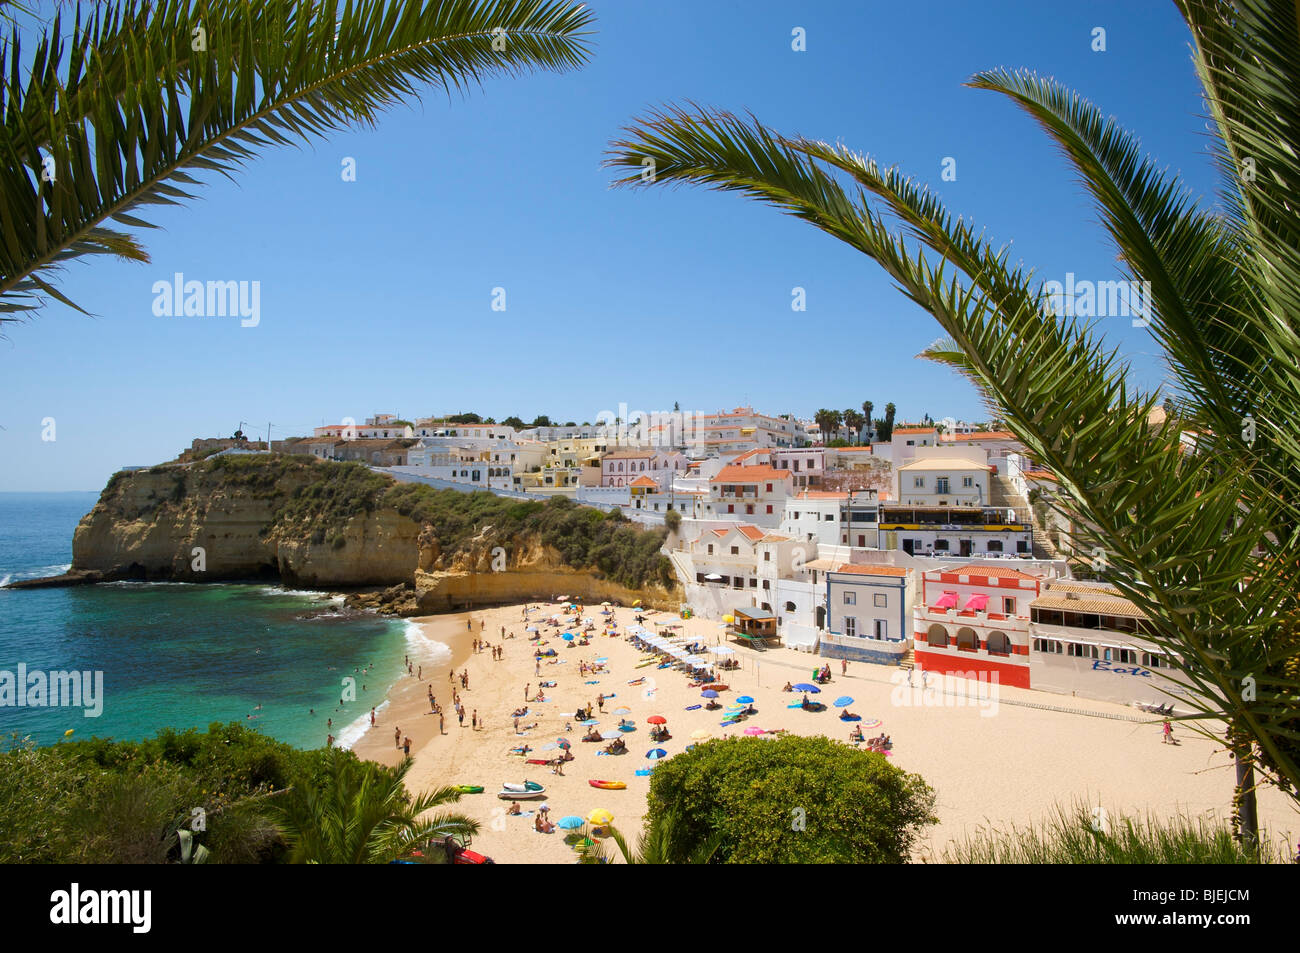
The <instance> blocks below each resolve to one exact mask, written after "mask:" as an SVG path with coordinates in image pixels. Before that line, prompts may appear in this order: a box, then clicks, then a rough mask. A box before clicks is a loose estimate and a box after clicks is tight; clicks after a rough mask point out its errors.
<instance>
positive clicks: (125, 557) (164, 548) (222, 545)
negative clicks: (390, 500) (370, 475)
mask: <svg viewBox="0 0 1300 953" xmlns="http://www.w3.org/2000/svg"><path fill="white" fill-rule="evenodd" d="M310 482H311V470H310V468H302V469H301V470H299V471H289V472H286V473H284V474H283V475H281V476H280V478H279V479H278V480H277V481H276V483H275V484H274V486H272V487H266V486H247V485H241V484H239V483H237V482H232V481H229V480H227V479H225V478H224V474H222V473H221V472H220V471H216V472H214V471H210V470H203V469H196V468H187V469H182V468H175V469H169V470H165V471H145V472H139V473H134V474H129V475H124V476H120V477H118V478H116V479H115V480H114V481H113V482H112V483H111V484H110V485H109V486H108V487H107V488H106V489H105V490H104V493H103V495H102V496H101V497H100V500H99V502H98V503H97V504H96V505H95V508H94V509H93V510H91V511H90V513H89V514H87V515H86V516H85V517H84V518H83V519H82V520H81V524H80V525H79V526H78V527H77V531H76V534H75V535H74V536H73V540H72V570H73V572H78V571H87V570H93V571H99V572H101V573H103V574H104V578H107V579H165V580H181V581H189V582H216V581H221V580H232V579H261V578H264V579H278V580H281V581H282V582H284V583H286V584H288V585H301V586H308V587H323V588H328V587H342V586H367V585H392V584H394V583H401V582H410V581H411V578H412V573H413V571H414V569H415V567H416V565H417V563H418V561H419V542H418V539H419V535H420V527H419V526H418V525H417V524H416V523H414V522H412V521H411V520H410V519H408V518H406V517H404V516H401V515H400V514H398V513H397V512H395V511H393V510H384V509H379V510H376V511H373V512H369V513H358V514H356V515H353V516H350V517H348V518H346V519H345V520H342V521H341V525H340V526H338V527H335V528H332V532H331V534H330V536H329V539H325V538H321V535H320V534H317V533H314V532H313V530H312V529H311V528H306V531H305V532H304V531H303V528H302V527H290V526H285V525H279V524H277V522H276V513H277V510H278V509H279V507H280V506H281V505H282V504H283V503H284V502H285V500H286V499H289V498H291V497H292V495H293V493H294V491H295V490H298V489H300V488H301V487H303V486H305V485H307V484H308V483H310ZM314 540H315V541H314ZM196 548H198V549H201V550H202V552H201V554H200V553H198V552H196V551H195V550H196Z"/></svg>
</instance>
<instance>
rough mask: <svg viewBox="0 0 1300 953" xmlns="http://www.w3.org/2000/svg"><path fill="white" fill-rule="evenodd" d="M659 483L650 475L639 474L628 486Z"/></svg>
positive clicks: (655, 484)
mask: <svg viewBox="0 0 1300 953" xmlns="http://www.w3.org/2000/svg"><path fill="white" fill-rule="evenodd" d="M658 485H659V484H658V483H656V482H655V481H654V480H652V479H650V478H649V477H648V476H639V477H637V478H636V479H635V480H633V481H632V482H631V483H629V484H628V486H658Z"/></svg>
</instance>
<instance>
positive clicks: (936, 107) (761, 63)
mask: <svg viewBox="0 0 1300 953" xmlns="http://www.w3.org/2000/svg"><path fill="white" fill-rule="evenodd" d="M591 6H592V7H593V8H594V11H595V13H596V17H597V22H596V27H595V28H596V31H597V34H596V36H595V50H594V56H593V58H592V61H591V63H590V64H589V65H588V66H587V67H586V68H585V69H583V70H581V71H578V72H574V73H568V74H564V75H553V74H538V75H535V76H531V77H525V78H523V79H514V80H507V79H502V80H494V81H492V82H490V83H489V84H488V85H487V86H486V87H485V88H483V89H482V90H478V91H475V92H473V93H471V94H469V95H468V96H465V97H460V96H456V97H454V98H453V99H452V100H450V101H449V100H448V99H447V98H446V97H445V96H443V95H441V94H437V93H430V94H429V95H427V96H426V97H425V98H424V101H423V103H422V104H421V103H416V104H414V105H413V106H409V107H398V108H397V109H395V110H393V111H391V112H390V113H389V114H388V115H387V116H385V117H384V119H383V120H382V122H381V125H380V126H379V127H378V128H377V129H375V130H369V131H357V132H350V133H346V134H342V135H338V136H336V137H334V138H333V139H332V140H330V141H327V142H317V143H314V144H311V145H308V146H306V147H304V148H302V149H279V150H276V151H272V152H268V153H265V154H264V156H263V157H262V158H261V159H260V160H259V161H257V162H256V163H254V164H252V165H251V166H249V167H248V169H247V170H246V171H245V172H244V173H242V174H241V175H240V176H239V178H238V183H237V184H236V185H232V184H230V183H228V182H226V181H225V180H223V179H220V178H216V179H214V180H212V182H211V184H210V185H209V186H208V187H207V188H206V189H204V190H203V198H202V200H201V201H199V202H198V203H195V204H192V205H189V206H187V207H186V208H184V209H173V210H164V211H163V212H162V213H161V214H154V216H153V219H152V220H153V221H155V222H157V223H158V224H159V225H160V226H161V229H159V230H156V231H152V232H146V233H144V236H143V237H144V240H145V242H146V244H147V247H148V249H149V251H150V252H151V254H152V256H153V262H152V264H149V265H141V264H127V263H120V262H115V261H107V260H101V261H95V262H92V263H90V264H76V265H73V266H72V267H71V268H70V269H69V271H68V272H67V273H66V281H65V283H64V284H63V286H62V287H63V290H64V291H65V292H66V293H68V294H69V295H70V296H71V297H73V298H74V300H76V301H78V302H79V303H80V304H82V306H83V307H86V308H87V309H88V310H90V311H92V312H94V313H95V314H96V317H95V318H93V319H92V318H86V317H84V316H82V315H80V314H77V313H76V312H73V311H70V310H68V309H66V308H63V307H61V306H58V305H55V306H51V307H50V308H49V309H48V310H46V311H45V312H44V313H43V314H42V315H41V316H39V317H38V318H36V319H34V320H31V321H30V322H28V323H26V324H22V325H11V326H9V328H8V329H7V335H8V339H7V340H5V341H2V342H0V426H2V427H3V428H4V430H2V431H0V462H3V466H2V467H0V490H71V489H97V488H99V487H100V486H102V485H103V483H104V481H105V480H106V479H107V477H108V476H109V475H110V474H111V473H112V472H113V471H114V470H115V469H117V468H118V467H120V466H123V465H132V464H149V463H154V462H158V461H161V460H165V459H170V458H171V457H173V456H175V454H176V453H177V452H178V451H179V450H181V449H182V448H183V447H185V446H187V445H188V444H189V442H190V440H191V439H192V438H193V437H195V436H228V435H229V434H230V433H231V432H232V431H233V430H234V429H235V428H236V426H237V425H238V424H239V422H240V421H241V420H242V421H247V422H248V429H249V430H251V431H254V432H257V433H260V434H264V433H265V430H266V424H267V422H268V421H270V422H271V423H272V424H273V425H274V427H273V430H272V435H273V436H275V437H282V436H288V435H291V434H296V433H309V432H310V428H311V427H314V426H319V425H320V424H321V423H322V422H325V421H328V422H337V421H338V420H339V419H340V418H342V417H344V416H352V417H354V418H356V419H357V420H360V419H362V418H363V417H365V416H368V415H370V414H372V413H374V412H376V411H380V412H397V413H400V414H402V415H404V416H407V417H414V416H422V415H426V414H429V413H439V412H456V411H463V410H465V411H467V410H473V411H477V412H478V413H480V414H483V415H485V416H486V415H492V416H495V417H497V418H498V419H500V418H502V417H505V416H507V415H510V414H518V415H520V416H523V417H525V418H526V419H531V418H532V417H533V416H534V415H536V414H538V413H546V414H549V415H550V416H551V417H552V418H553V419H557V420H559V421H565V420H576V421H578V422H581V421H584V420H594V419H595V417H596V415H597V414H598V413H599V412H600V411H601V410H604V409H611V410H617V408H618V405H619V404H620V403H627V404H628V405H629V406H630V407H631V408H633V409H641V410H646V411H653V410H660V409H667V408H671V407H672V405H673V402H674V401H677V402H680V404H681V406H682V408H683V409H698V410H716V409H719V408H722V407H727V408H730V407H733V406H735V405H738V404H742V403H752V404H753V405H754V406H755V407H757V408H759V409H762V410H764V411H767V412H771V413H785V412H789V413H795V414H799V415H811V414H812V413H813V411H815V410H816V409H817V408H819V407H823V406H825V407H835V408H844V407H857V406H858V405H859V404H860V403H861V402H862V401H863V400H864V399H870V400H872V401H874V403H875V405H876V408H877V413H879V412H880V410H881V409H882V408H883V407H884V405H885V403H886V402H888V401H893V402H894V403H895V404H897V406H898V414H899V417H900V419H915V418H919V417H920V416H921V415H922V414H924V413H929V414H930V415H931V416H933V417H935V418H940V417H943V416H947V415H951V416H954V417H957V418H959V419H968V420H978V419H983V418H984V417H985V416H986V414H985V413H984V411H983V408H982V406H981V404H980V401H979V400H978V398H977V396H976V394H975V392H974V390H973V389H972V388H971V387H970V386H969V385H968V384H967V383H965V382H964V381H963V380H961V379H959V378H958V377H956V376H955V375H954V374H953V373H952V372H950V371H948V370H946V369H944V368H942V367H939V366H937V365H932V364H928V363H926V362H923V361H919V360H915V359H914V355H915V354H917V352H918V351H920V350H921V349H922V348H924V347H925V345H926V344H928V343H929V342H931V341H932V340H934V339H935V338H936V337H938V336H939V329H938V326H937V325H936V324H935V323H934V321H933V319H931V318H930V317H929V316H928V315H926V314H924V313H923V312H921V311H919V310H918V309H917V308H916V307H915V306H913V305H911V304H910V303H908V302H907V301H905V300H904V299H903V298H902V296H901V295H900V294H898V292H896V291H895V290H893V289H892V288H891V286H890V283H889V281H888V280H887V279H886V278H885V277H884V275H883V274H882V273H881V272H880V271H879V270H878V269H877V268H876V266H874V265H873V264H872V263H871V262H870V261H868V260H867V259H865V258H864V257H862V256H861V255H859V254H857V253H855V252H853V251H852V250H850V249H849V248H847V246H844V245H841V244H840V243H838V242H836V241H835V240H834V239H831V238H830V237H828V236H826V235H824V234H823V233H821V232H819V231H817V230H815V229H813V228H812V227H810V226H808V225H805V224H803V223H800V222H796V221H794V220H793V219H790V218H787V217H784V216H781V215H779V214H778V213H776V212H774V211H772V210H770V209H767V208H764V207H760V206H758V205H757V204H754V203H752V202H748V201H746V200H744V199H742V198H740V197H738V196H735V195H719V194H715V193H711V192H707V191H704V190H699V189H686V188H682V189H676V190H666V189H665V190H651V191H648V192H636V191H629V190H611V189H610V188H609V187H608V183H609V181H610V179H611V173H610V172H609V171H608V170H605V169H602V168H601V165H600V163H601V158H602V153H603V151H604V150H605V148H606V144H607V142H608V141H609V139H610V138H611V136H612V135H614V134H615V133H616V132H617V130H618V129H619V127H620V126H621V125H623V124H624V123H626V122H627V121H628V120H629V119H630V118H631V117H633V116H636V115H638V114H640V113H642V112H643V111H644V110H645V109H646V108H648V107H651V106H654V105H657V104H661V103H665V102H673V101H680V100H684V99H692V100H695V101H697V102H700V103H703V104H707V105H713V106H719V107H725V108H728V109H734V110H752V111H753V112H754V113H755V114H756V115H757V116H758V117H759V118H760V119H762V120H763V121H765V122H767V123H768V124H770V125H772V126H774V127H776V128H777V129H780V130H782V131H786V132H792V133H795V132H797V133H802V134H806V135H811V136H816V137H821V138H827V139H831V140H835V139H840V140H842V141H844V142H845V143H846V144H848V145H850V146H852V147H854V148H855V149H858V150H860V151H865V152H869V153H871V154H873V155H874V156H876V157H877V158H878V159H880V160H881V161H883V162H885V163H886V164H890V163H897V164H899V165H901V166H902V167H903V169H904V170H905V171H907V172H908V173H910V174H913V175H915V176H917V177H919V178H921V179H924V180H926V181H928V182H930V183H932V184H933V185H935V186H936V187H938V188H939V191H940V193H941V195H942V196H943V198H944V200H945V201H946V202H947V204H948V205H949V207H950V209H952V210H953V212H954V213H960V214H964V215H967V216H973V217H974V218H975V219H976V220H977V221H978V222H980V223H981V224H983V225H985V226H987V228H988V229H989V231H990V234H991V235H993V236H994V237H996V238H997V239H999V240H1007V239H1014V241H1015V248H1016V249H1018V254H1019V256H1021V257H1023V259H1024V260H1025V261H1026V262H1029V263H1031V264H1032V265H1034V266H1035V267H1036V268H1037V269H1038V270H1039V271H1040V273H1041V275H1042V277H1044V278H1045V279H1046V278H1050V277H1058V278H1061V279H1062V280H1063V278H1064V275H1065V273H1066V272H1068V271H1073V272H1075V273H1076V275H1078V276H1080V277H1089V278H1092V279H1093V280H1105V279H1108V278H1114V277H1118V273H1117V272H1116V267H1117V266H1116V264H1115V260H1114V257H1115V256H1114V252H1113V250H1112V249H1111V248H1110V247H1109V245H1108V244H1107V243H1106V240H1105V237H1104V235H1103V234H1102V231H1101V229H1100V227H1099V225H1098V224H1097V220H1096V215H1095V213H1094V211H1093V210H1092V208H1091V207H1090V205H1089V204H1088V202H1087V201H1086V197H1085V196H1084V195H1083V194H1082V192H1081V190H1080V189H1079V187H1078V185H1077V183H1076V182H1075V181H1074V179H1073V177H1072V175H1071V174H1070V172H1069V171H1068V170H1067V169H1066V167H1065V165H1064V163H1063V161H1062V160H1061V159H1060V158H1059V157H1058V156H1057V155H1056V154H1055V153H1054V151H1053V149H1052V148H1051V147H1050V145H1049V144H1048V142H1047V140H1046V138H1045V137H1044V136H1043V134H1042V133H1041V132H1039V131H1038V129H1037V128H1036V127H1034V126H1033V125H1032V123H1031V122H1030V121H1029V120H1028V119H1027V118H1026V117H1025V116H1024V115H1023V114H1021V113H1020V112H1018V111H1017V110H1016V109H1015V108H1014V107H1012V106H1011V105H1010V103H1009V102H1007V101H1005V100H1003V99H1002V98H1001V97H998V96H996V95H995V94H991V93H983V92H976V91H974V90H969V89H965V88H963V86H962V83H963V81H964V80H966V79H967V78H968V77H969V76H970V75H971V74H972V73H974V72H976V71H977V70H980V69H985V68H992V67H998V66H1007V67H1022V66H1023V67H1029V68H1034V69H1037V70H1038V71H1040V72H1042V73H1048V74H1052V75H1054V76H1056V77H1057V78H1058V79H1060V80H1061V81H1063V82H1065V83H1067V84H1068V85H1070V86H1072V87H1074V88H1076V89H1078V90H1080V91H1081V92H1083V93H1084V94H1085V95H1087V96H1088V97H1089V98H1090V99H1092V100H1093V101H1094V102H1096V103H1098V104H1099V105H1100V106H1101V107H1102V108H1103V109H1104V110H1106V111H1107V112H1108V113H1112V114H1114V115H1116V116H1117V117H1118V118H1119V119H1120V121H1121V122H1122V123H1123V124H1124V125H1125V126H1126V127H1128V128H1130V129H1132V130H1135V131H1137V132H1138V133H1139V134H1140V135H1141V137H1142V141H1143V145H1144V146H1145V148H1146V149H1147V150H1148V151H1149V152H1151V153H1152V154H1154V155H1155V156H1156V157H1157V159H1158V160H1159V161H1160V163H1161V164H1162V165H1167V166H1168V167H1170V168H1171V169H1173V170H1176V171H1178V172H1180V173H1181V174H1183V175H1184V176H1185V177H1186V180H1187V182H1188V184H1189V185H1191V186H1192V187H1193V188H1194V189H1195V190H1196V191H1197V192H1199V193H1202V194H1208V193H1209V192H1210V190H1211V189H1212V188H1213V181H1214V179H1213V172H1212V169H1211V166H1210V162H1209V159H1208V152H1207V140H1206V138H1205V136H1204V132H1205V120H1204V118H1203V107H1202V104H1201V102H1200V99H1199V95H1198V87H1197V84H1196V79H1195V76H1194V73H1193V71H1192V67H1191V64H1190V60H1189V53H1188V36H1187V33H1186V31H1185V29H1184V27H1183V25H1182V23H1181V21H1180V19H1179V18H1178V16H1177V13H1176V11H1175V9H1174V6H1173V4H1172V3H1163V2H1142V3H1134V2H1131V0H1119V2H1093V3H1089V4H1062V3H1040V2H1034V0H1015V2H1013V0H992V2H987V0H986V2H980V3H969V2H966V0H946V2H939V0H913V2H910V3H905V4H898V3H885V2H881V0H852V2H848V0H846V2H838V3H837V2H829V0H821V2H800V3H795V2H776V0H747V2H744V3H740V2H736V0H663V2H659V3H655V4H650V5H647V4H640V3H632V2H628V0H595V2H594V3H592V4H591ZM1096 26H1101V27H1104V28H1105V29H1106V31H1107V45H1108V50H1107V51H1106V52H1104V53H1095V52H1093V51H1092V50H1091V49H1090V43H1091V30H1092V28H1093V27H1096ZM794 27H803V28H804V29H805V30H806V33H807V47H808V48H807V51H806V52H793V51H792V50H791V48H790V40H791V30H792V29H793V28H794ZM347 156H350V157H354V158H355V159H356V164H357V181H355V182H344V181H342V178H341V176H340V170H341V163H342V160H343V158H344V157H347ZM946 156H951V157H953V158H955V159H956V160H957V181H955V182H941V181H940V163H941V162H942V160H943V158H944V157H946ZM177 271H180V272H183V273H184V274H185V275H186V277H187V279H199V280H205V281H206V280H209V279H212V280H246V281H260V282H261V323H260V325H259V326H258V327H255V328H244V327H240V325H239V321H238V320H237V319H232V318H195V317H191V318H167V317H155V316H154V314H153V312H152V304H153V297H154V296H153V292H152V290H151V287H152V285H153V283H154V282H155V281H158V280H160V279H161V280H170V279H171V276H172V274H173V273H174V272H177ZM496 286H501V287H504V288H505V289H506V294H507V310H506V311H505V312H504V313H501V312H495V311H493V310H491V308H490V304H491V292H492V289H493V288H494V287H496ZM794 286H801V287H803V288H805V289H807V311H806V312H805V313H802V314H796V313H793V312H792V311H791V308H790V295H791V288H793V287H794ZM1129 325H1130V322H1129V320H1128V319H1123V318H1120V319H1108V320H1107V322H1106V323H1105V324H1104V325H1103V328H1104V330H1105V332H1106V334H1107V335H1108V339H1109V340H1111V341H1113V342H1114V343H1115V344H1116V345H1118V346H1120V347H1121V348H1122V350H1123V351H1124V353H1125V354H1127V355H1129V356H1130V357H1131V358H1132V360H1133V362H1134V365H1135V371H1136V372H1137V376H1138V379H1139V381H1140V382H1142V383H1143V384H1145V385H1146V386H1149V387H1157V386H1159V385H1160V383H1161V381H1162V380H1163V374H1164V372H1163V368H1162V366H1161V365H1160V364H1159V362H1158V361H1157V360H1156V359H1155V358H1154V357H1153V352H1154V350H1155V348H1154V346H1153V344H1152V343H1151V341H1150V340H1149V339H1148V338H1147V337H1146V332H1144V331H1142V330H1137V329H1133V328H1131V327H1130V326H1129ZM47 417H52V418H54V420H55V422H56V427H57V431H56V435H57V439H56V440H55V441H54V442H45V441H42V439H41V434H42V420H43V419H44V418H47Z"/></svg>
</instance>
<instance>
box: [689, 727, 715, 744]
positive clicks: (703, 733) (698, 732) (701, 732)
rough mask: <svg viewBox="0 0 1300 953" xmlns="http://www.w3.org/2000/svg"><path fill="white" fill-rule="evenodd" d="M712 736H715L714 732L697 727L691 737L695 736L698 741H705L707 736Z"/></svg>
mask: <svg viewBox="0 0 1300 953" xmlns="http://www.w3.org/2000/svg"><path fill="white" fill-rule="evenodd" d="M712 736H713V732H711V731H708V730H706V729H704V728H696V729H695V730H694V731H692V732H691V737H692V738H694V739H695V740H696V741H703V740H704V739H705V738H710V737H712Z"/></svg>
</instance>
